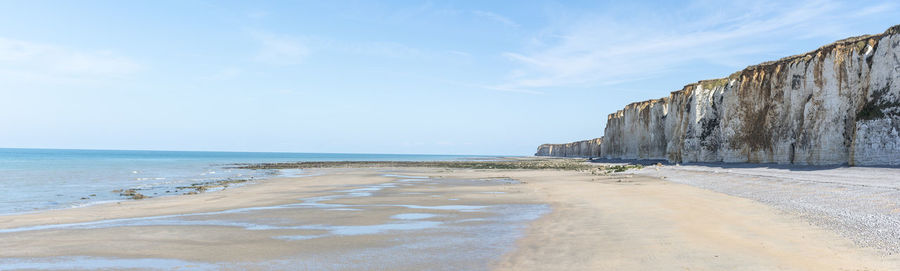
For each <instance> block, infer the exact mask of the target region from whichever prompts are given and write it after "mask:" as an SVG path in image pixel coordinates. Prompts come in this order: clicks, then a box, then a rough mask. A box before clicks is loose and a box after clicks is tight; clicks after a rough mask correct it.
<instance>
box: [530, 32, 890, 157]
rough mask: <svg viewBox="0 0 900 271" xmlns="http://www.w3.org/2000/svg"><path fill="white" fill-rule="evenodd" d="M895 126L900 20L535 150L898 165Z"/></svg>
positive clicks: (690, 88) (617, 116)
mask: <svg viewBox="0 0 900 271" xmlns="http://www.w3.org/2000/svg"><path fill="white" fill-rule="evenodd" d="M898 133H900V25H898V26H894V27H891V28H890V29H888V30H887V31H885V32H884V33H882V34H878V35H868V36H860V37H854V38H849V39H844V40H840V41H837V42H835V43H832V44H829V45H826V46H823V47H821V48H819V49H817V50H815V51H812V52H809V53H806V54H802V55H796V56H791V57H786V58H783V59H780V60H778V61H771V62H766V63H762V64H759V65H754V66H750V67H747V68H746V69H744V70H741V71H739V72H736V73H734V74H732V75H730V76H728V77H727V78H721V79H714V80H704V81H699V82H697V83H694V84H690V85H687V86H685V87H684V88H683V89H681V90H678V91H675V92H672V93H671V94H669V96H668V97H663V98H661V99H656V100H649V101H643V102H637V103H632V104H629V105H627V106H625V109H623V110H619V111H617V112H615V113H613V114H610V115H609V116H608V117H607V124H606V129H605V131H604V136H603V137H602V138H598V139H594V140H586V141H579V142H573V143H569V144H544V145H541V146H540V147H538V151H537V153H536V154H535V155H539V156H561V157H604V158H622V159H666V160H668V161H671V162H749V163H779V164H799V165H832V164H849V165H900V134H898ZM582 142H586V143H582ZM593 144H596V145H599V146H598V148H595V147H594V145H593ZM585 146H587V147H585ZM585 148H587V149H585ZM595 149H597V150H595Z"/></svg>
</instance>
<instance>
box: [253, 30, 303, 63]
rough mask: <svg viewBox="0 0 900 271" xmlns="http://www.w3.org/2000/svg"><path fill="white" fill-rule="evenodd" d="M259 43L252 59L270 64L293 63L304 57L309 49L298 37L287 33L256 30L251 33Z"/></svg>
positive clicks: (299, 61) (300, 60)
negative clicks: (257, 50)
mask: <svg viewBox="0 0 900 271" xmlns="http://www.w3.org/2000/svg"><path fill="white" fill-rule="evenodd" d="M253 36H254V37H255V38H256V40H257V41H258V42H259V44H260V48H259V52H257V54H256V56H254V58H253V59H254V60H255V61H257V62H260V63H266V64H272V65H295V64H299V63H301V62H302V61H303V59H304V58H306V57H307V56H308V55H309V53H310V50H309V48H308V47H307V46H306V45H305V44H304V43H303V42H301V40H300V39H298V38H296V37H293V36H288V35H276V34H271V33H261V32H256V33H254V35H253Z"/></svg>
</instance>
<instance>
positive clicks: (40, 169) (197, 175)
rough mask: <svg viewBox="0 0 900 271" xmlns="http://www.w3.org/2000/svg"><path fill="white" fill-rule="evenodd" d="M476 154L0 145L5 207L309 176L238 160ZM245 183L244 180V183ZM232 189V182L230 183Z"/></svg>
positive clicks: (52, 205) (82, 202)
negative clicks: (243, 166)
mask: <svg viewBox="0 0 900 271" xmlns="http://www.w3.org/2000/svg"><path fill="white" fill-rule="evenodd" d="M490 158H491V157H489V156H476V155H418V154H350V153H283V152H206V151H130V150H67V149H10V148H0V215H9V214H19V213H27V212H35V211H41V210H48V209H61V208H75V207H82V206H88V205H93V204H98V203H105V202H116V201H121V200H127V197H125V196H123V195H122V191H123V190H128V189H136V190H137V191H139V192H140V193H141V194H143V195H145V196H149V197H162V196H171V195H178V194H183V193H184V192H185V190H183V189H178V187H184V186H190V185H192V184H196V183H205V182H216V181H222V180H249V181H248V182H246V183H242V184H247V183H253V182H257V181H262V180H265V179H267V178H272V177H291V176H302V175H303V174H304V172H303V171H302V170H250V169H239V168H235V165H236V164H244V163H271V162H300V161H447V160H467V159H490ZM239 185H240V184H239ZM226 189H227V188H226Z"/></svg>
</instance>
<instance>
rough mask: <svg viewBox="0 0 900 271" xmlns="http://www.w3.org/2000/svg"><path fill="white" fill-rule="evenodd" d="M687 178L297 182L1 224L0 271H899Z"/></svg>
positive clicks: (831, 234) (470, 174) (516, 175)
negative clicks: (213, 270) (178, 270)
mask: <svg viewBox="0 0 900 271" xmlns="http://www.w3.org/2000/svg"><path fill="white" fill-rule="evenodd" d="M592 166H593V165H592ZM693 170H694V171H693V172H694V173H690V172H688V173H686V172H687V171H685V169H683V168H676V167H675V166H665V167H662V169H660V170H656V169H655V168H654V167H646V168H644V169H641V170H629V171H626V172H619V173H611V174H600V175H598V174H596V172H592V171H590V170H534V169H464V168H433V167H430V168H410V167H402V168H401V167H391V168H385V167H372V168H314V169H305V170H304V174H306V175H308V176H305V177H298V178H280V179H270V180H265V181H260V182H258V183H255V184H251V185H246V186H243V187H238V188H230V189H226V190H224V191H218V192H212V193H201V194H197V195H185V196H170V197H159V198H151V199H145V200H133V201H123V202H120V203H112V204H102V205H95V206H89V207H83V208H74V209H61V210H51V211H43V212H36V213H29V214H19V215H7V216H0V267H3V268H0V269H4V270H6V269H96V268H113V269H130V268H135V269H153V268H158V269H179V268H182V269H231V270H238V269H241V270H245V269H250V270H264V269H266V270H268V269H281V270H284V269H319V270H345V269H355V270H364V269H369V270H371V269H376V270H422V269H436V270H463V269H465V270H487V269H498V270H897V269H898V268H900V260H898V258H897V256H896V255H891V254H890V253H889V250H886V249H884V248H883V247H879V246H865V245H864V244H861V243H860V242H859V240H855V239H853V238H852V237H848V236H847V234H845V233H842V232H840V231H839V230H835V229H834V228H832V227H829V226H828V225H827V224H822V223H813V222H811V221H812V220H810V218H809V217H808V216H803V215H801V214H799V213H797V212H793V211H791V210H790V209H789V208H784V206H782V205H777V204H771V203H765V201H760V200H759V199H754V198H753V197H748V196H746V195H737V194H733V193H728V192H727V191H717V189H711V188H710V187H704V186H703V185H699V184H688V183H686V181H673V180H670V177H667V176H675V175H678V174H680V175H679V176H680V177H671V178H674V179H678V180H684V179H691V176H693V175H689V174H710V173H708V172H707V169H705V168H693ZM884 170H888V171H889V172H888V173H889V174H890V173H891V171H890V170H893V169H884ZM788 175H790V174H788ZM729 176H731V177H730V178H740V177H739V176H738V175H729ZM736 176H737V177H736ZM772 178H775V179H777V178H782V179H783V178H784V176H780V177H779V176H774V177H772ZM801 185H802V184H801ZM837 208H839V207H837ZM148 267H153V268H148Z"/></svg>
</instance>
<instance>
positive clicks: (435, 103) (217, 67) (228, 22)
mask: <svg viewBox="0 0 900 271" xmlns="http://www.w3.org/2000/svg"><path fill="white" fill-rule="evenodd" d="M895 24H900V2H896V1H865V0H861V1H821V0H813V1H769V0H755V1H740V0H738V1H702V0H699V1H559V2H555V1H383V2H381V1H190V0H185V1H87V0H86V1H42V0H36V1H0V147H7V148H75V149H130V150H200V151H274V152H332V153H410V154H484V155H531V154H533V153H534V151H535V149H536V148H537V146H538V145H539V144H541V143H563V142H570V141H576V140H582V139H589V138H595V137H600V136H602V135H603V128H604V127H605V123H606V116H607V114H609V113H613V112H615V111H616V110H619V109H621V108H622V107H624V106H625V105H626V104H628V103H631V102H635V101H642V100H647V99H655V98H660V97H663V96H667V95H668V93H669V92H671V91H675V90H678V89H681V88H682V86H684V85H686V84H689V83H692V82H696V81H699V80H703V79H712V78H720V77H725V76H727V75H728V74H731V73H733V72H735V71H738V70H740V69H743V68H744V67H746V66H749V65H753V64H757V63H760V62H764V61H769V60H776V59H779V58H781V57H785V56H789V55H794V54H800V53H804V52H807V51H811V50H814V49H816V48H818V47H820V46H822V45H825V44H827V43H830V42H833V41H835V40H839V39H843V38H846V37H851V36H858V35H863V34H875V33H881V32H883V31H884V30H886V29H887V28H888V27H890V26H892V25H895Z"/></svg>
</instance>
